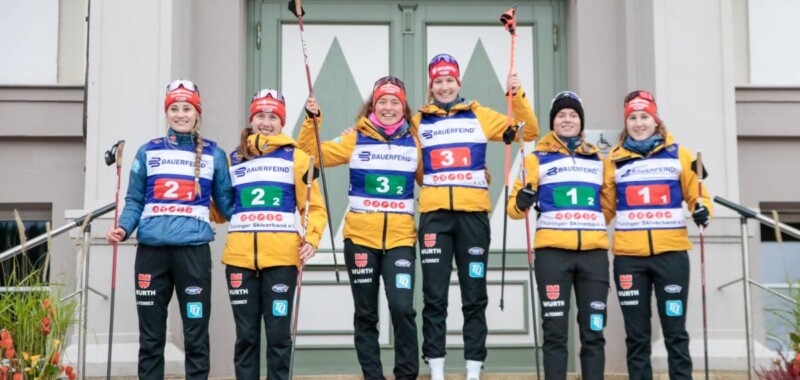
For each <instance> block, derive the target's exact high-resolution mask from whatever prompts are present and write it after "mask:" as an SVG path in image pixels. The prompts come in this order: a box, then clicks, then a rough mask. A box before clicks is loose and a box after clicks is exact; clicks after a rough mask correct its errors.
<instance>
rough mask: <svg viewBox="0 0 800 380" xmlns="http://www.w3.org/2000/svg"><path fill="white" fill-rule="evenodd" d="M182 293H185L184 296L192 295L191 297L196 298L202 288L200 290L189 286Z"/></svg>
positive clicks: (197, 287)
mask: <svg viewBox="0 0 800 380" xmlns="http://www.w3.org/2000/svg"><path fill="white" fill-rule="evenodd" d="M183 291H184V292H186V294H189V295H192V296H196V295H198V294H200V293H202V292H203V288H201V287H199V286H190V287H188V288H186V289H184V290H183Z"/></svg>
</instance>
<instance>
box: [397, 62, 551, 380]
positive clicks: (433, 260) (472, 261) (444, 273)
mask: <svg viewBox="0 0 800 380" xmlns="http://www.w3.org/2000/svg"><path fill="white" fill-rule="evenodd" d="M428 78H429V79H430V81H429V84H428V88H429V98H431V100H432V101H431V103H430V104H427V105H425V106H423V107H422V108H420V110H419V113H418V114H416V115H415V116H414V119H413V123H412V124H414V125H416V126H418V128H419V131H418V134H419V141H420V144H421V146H422V160H421V163H420V164H421V167H420V172H421V173H420V174H421V175H422V189H421V190H420V195H419V204H420V213H421V216H420V221H419V242H420V247H421V251H420V255H421V256H420V257H421V259H422V292H423V294H424V298H423V299H424V303H425V307H424V309H423V310H422V320H423V327H422V335H423V337H424V342H423V344H422V355H423V357H425V358H426V361H427V362H428V365H430V367H431V378H432V380H443V379H444V357H445V354H446V353H447V352H446V350H445V338H446V335H447V325H446V319H447V304H448V290H449V289H450V275H451V273H452V271H453V258H455V261H456V265H457V267H458V282H459V285H460V286H461V303H462V308H461V310H462V313H463V314H464V327H463V332H464V359H466V361H467V378H468V379H476V380H477V379H479V378H480V371H481V368H482V366H483V361H484V359H486V334H487V327H486V306H487V304H488V302H489V301H488V297H487V295H486V269H487V268H486V263H487V262H488V254H489V240H490V231H489V216H488V213H489V212H490V211H491V210H492V206H491V200H490V199H489V187H488V186H489V184H488V181H487V178H486V174H485V173H484V168H485V165H486V144H487V143H488V142H489V141H499V142H502V141H503V136H504V133H506V134H507V135H509V136H508V137H510V140H513V139H514V131H513V130H512V129H510V128H509V125H508V119H507V117H506V116H505V115H502V114H500V113H498V112H495V111H494V110H492V109H489V108H486V107H483V106H481V105H480V104H479V103H478V102H476V101H474V100H471V101H467V100H465V99H464V98H462V97H460V96H459V93H458V92H459V90H460V89H461V81H460V79H459V66H458V62H456V60H455V58H453V57H452V56H450V55H447V54H439V55H437V56H435V57H433V59H432V60H431V62H430V63H429V64H428ZM506 88H507V90H508V91H509V92H510V93H511V94H512V95H513V96H512V109H513V111H514V115H515V117H516V119H515V120H513V123H514V125H516V123H517V122H520V121H524V122H525V123H526V124H527V125H526V126H525V129H524V131H525V136H524V138H525V141H533V140H534V139H536V136H538V135H539V124H538V122H537V121H536V116H535V115H534V114H533V108H532V107H531V104H530V102H529V99H528V98H527V97H526V95H525V91H523V90H522V88H521V86H520V81H519V78H517V76H516V75H515V74H512V75H509V77H508V82H507V85H506ZM507 131H509V132H507Z"/></svg>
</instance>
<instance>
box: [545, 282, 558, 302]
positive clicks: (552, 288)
mask: <svg viewBox="0 0 800 380" xmlns="http://www.w3.org/2000/svg"><path fill="white" fill-rule="evenodd" d="M545 289H546V292H547V299H550V300H557V299H558V296H559V295H560V294H561V286H560V285H547V286H546V288H545Z"/></svg>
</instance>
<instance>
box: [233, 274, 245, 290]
mask: <svg viewBox="0 0 800 380" xmlns="http://www.w3.org/2000/svg"><path fill="white" fill-rule="evenodd" d="M240 286H242V274H241V273H231V288H238V287H240Z"/></svg>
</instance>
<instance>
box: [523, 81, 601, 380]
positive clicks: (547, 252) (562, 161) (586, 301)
mask: <svg viewBox="0 0 800 380" xmlns="http://www.w3.org/2000/svg"><path fill="white" fill-rule="evenodd" d="M584 124H585V119H584V113H583V104H582V103H581V99H580V98H579V97H578V95H577V94H575V93H574V92H571V91H564V92H561V93H559V94H557V95H556V96H555V98H553V102H552V106H551V108H550V129H551V132H550V133H548V134H547V135H545V136H544V137H542V139H541V140H539V143H538V144H536V150H535V151H534V152H533V153H532V154H530V155H528V156H527V157H525V168H526V169H527V177H526V181H527V184H525V187H524V188H523V184H522V181H521V180H519V179H518V180H517V181H516V182H515V183H514V189H513V191H512V193H511V196H510V197H509V199H508V206H507V209H508V216H510V217H511V218H512V219H522V218H524V217H525V211H526V210H528V209H529V208H530V207H532V206H533V207H534V208H535V209H536V211H537V214H538V213H540V215H539V216H538V218H537V219H538V220H537V222H536V239H535V245H534V248H536V256H535V257H536V259H535V260H536V261H535V265H534V267H535V268H536V283H537V288H538V289H539V299H540V300H541V305H540V306H541V315H542V331H543V333H544V345H543V350H542V352H543V355H544V357H543V358H544V377H545V378H546V379H548V380H558V379H562V380H565V379H566V378H567V358H568V351H567V336H568V330H569V307H570V293H571V292H572V288H573V287H574V288H575V298H576V300H575V301H576V302H575V303H576V304H577V306H578V326H579V329H580V339H581V351H580V357H581V373H582V378H583V379H602V378H603V373H604V371H605V361H606V359H605V349H604V347H605V338H604V337H603V328H604V327H605V325H606V299H607V297H608V287H609V285H608V282H609V279H608V236H607V235H608V234H607V233H606V221H605V219H604V217H603V212H602V209H601V208H600V188H601V186H602V185H603V161H602V157H601V156H600V153H599V149H598V148H597V147H595V146H594V145H592V144H590V143H588V142H586V141H584V139H583V127H584ZM537 203H538V207H537Z"/></svg>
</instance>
